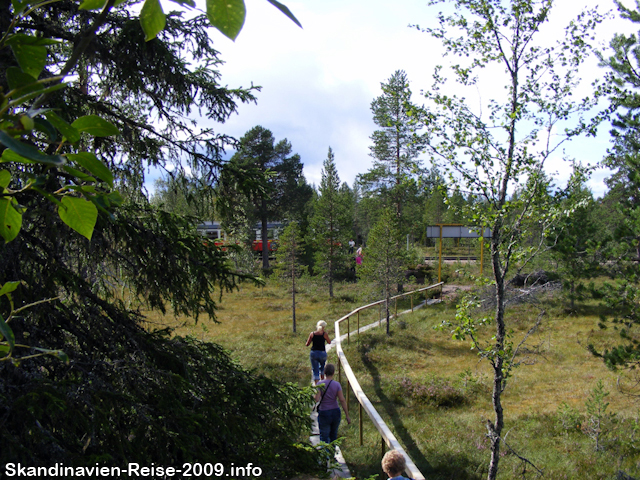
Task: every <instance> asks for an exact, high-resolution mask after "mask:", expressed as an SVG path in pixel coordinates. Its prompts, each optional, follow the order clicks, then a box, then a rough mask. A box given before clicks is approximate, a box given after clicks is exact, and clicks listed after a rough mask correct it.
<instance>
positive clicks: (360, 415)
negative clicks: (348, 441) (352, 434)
mask: <svg viewBox="0 0 640 480" xmlns="http://www.w3.org/2000/svg"><path fill="white" fill-rule="evenodd" d="M358 405H359V406H360V411H359V412H358V413H359V415H358V417H359V418H360V420H359V423H360V446H362V444H363V443H364V442H363V440H362V404H361V403H360V401H358Z"/></svg>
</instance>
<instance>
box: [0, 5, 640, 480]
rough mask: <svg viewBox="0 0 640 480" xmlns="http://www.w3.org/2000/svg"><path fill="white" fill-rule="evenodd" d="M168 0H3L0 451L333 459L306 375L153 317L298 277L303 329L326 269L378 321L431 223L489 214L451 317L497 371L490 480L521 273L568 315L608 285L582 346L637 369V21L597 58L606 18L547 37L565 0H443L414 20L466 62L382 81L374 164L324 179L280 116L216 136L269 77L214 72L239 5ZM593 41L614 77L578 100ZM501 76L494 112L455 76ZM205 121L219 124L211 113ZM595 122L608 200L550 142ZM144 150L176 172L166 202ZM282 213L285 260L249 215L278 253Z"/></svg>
mask: <svg viewBox="0 0 640 480" xmlns="http://www.w3.org/2000/svg"><path fill="white" fill-rule="evenodd" d="M267 1H268V2H269V3H270V4H271V5H273V7H274V8H276V9H278V10H279V11H280V12H281V13H282V14H283V15H285V16H286V17H288V20H287V21H292V22H294V23H296V24H297V23H298V20H297V19H296V17H295V16H294V14H293V13H292V12H291V11H290V10H289V9H288V8H287V7H286V6H285V5H283V4H281V3H279V2H278V1H276V0H267ZM175 3H176V5H175V7H176V9H178V7H180V8H181V10H180V11H176V12H174V11H172V12H170V13H165V12H164V11H163V6H162V5H161V4H160V3H159V2H158V1H157V0H145V1H144V2H143V3H142V4H141V3H137V2H116V1H115V0H107V1H106V2H105V1H104V0H84V1H82V2H75V1H72V0H57V1H45V2H37V1H36V2H32V1H29V0H24V1H20V0H12V1H11V2H9V1H5V2H2V4H0V32H2V33H1V36H0V65H1V71H2V72H3V74H2V75H0V77H1V78H0V89H1V90H0V145H1V146H0V149H1V156H0V162H1V164H2V165H1V166H0V187H1V188H2V193H1V195H0V236H1V237H2V246H1V248H0V339H1V341H0V375H1V376H2V379H3V381H2V383H1V384H0V442H1V448H0V463H2V464H4V465H7V464H9V463H11V464H17V463H20V464H21V465H28V466H30V467H51V466H52V465H54V464H56V463H58V464H64V465H68V466H73V467H93V466H96V465H99V466H105V467H123V466H124V465H127V464H131V463H138V464H140V465H151V464H155V465H183V464H186V463H194V462H199V463H201V464H205V463H210V464H217V463H220V462H224V464H226V465H230V464H236V465H241V464H242V465H244V464H247V463H249V462H251V463H253V464H254V465H259V466H260V469H261V476H262V477H264V478H279V479H280V478H292V477H294V476H295V475H299V474H314V475H320V474H322V473H323V468H320V467H319V465H320V464H321V463H322V461H323V458H324V457H323V455H324V454H323V452H322V451H320V450H316V449H315V448H313V447H311V446H310V444H309V443H308V442H307V440H306V439H305V438H306V437H308V427H309V420H308V409H309V405H310V404H311V399H312V397H313V393H314V392H313V389H312V388H311V387H301V386H300V385H299V384H298V383H297V382H296V381H295V380H294V379H287V378H280V379H278V380H277V381H275V380H274V379H272V378H269V377H267V376H265V375H264V374H263V373H258V372H256V371H255V370H252V369H249V368H246V367H244V366H243V365H241V364H239V363H238V361H237V360H236V359H234V358H233V357H232V356H231V355H230V353H229V352H228V351H227V350H225V349H224V348H223V347H221V346H220V345H218V344H217V343H212V342H210V341H203V340H198V339H197V338H195V337H194V336H191V335H185V336H181V335H178V334H176V333H175V331H173V329H172V328H169V327H166V326H160V327H158V328H149V323H148V322H146V312H149V311H153V312H159V313H160V314H162V315H165V314H166V315H174V316H176V317H178V316H180V317H187V318H189V319H191V320H192V321H193V322H198V321H199V320H200V319H204V318H206V319H209V320H211V321H213V322H215V321H216V319H217V316H218V314H219V312H220V311H221V302H222V301H223V300H222V299H223V298H224V296H225V295H229V294H231V293H232V292H237V291H239V289H241V288H242V286H243V285H254V286H257V287H260V286H264V285H265V284H266V283H267V282H269V281H271V279H274V278H284V279H286V281H287V282H290V285H291V288H290V293H291V295H292V296H293V302H292V310H293V312H292V313H293V331H294V332H296V321H295V318H296V317H295V308H296V300H295V294H296V283H295V282H296V281H297V280H300V279H305V278H310V277H311V278H314V279H315V281H318V282H319V283H320V284H321V285H322V287H323V289H324V288H325V287H326V290H323V289H318V291H317V292H316V295H317V296H318V297H326V299H328V301H330V302H331V301H332V299H333V298H334V296H335V295H334V291H335V290H337V289H338V288H340V289H343V288H345V287H346V288H352V289H354V290H355V289H358V288H359V287H358V285H367V286H368V287H369V288H370V289H371V292H373V293H372V295H374V296H376V297H377V298H378V299H384V298H386V299H387V302H386V318H387V319H389V315H390V302H389V299H390V297H391V296H392V295H394V294H395V293H397V292H399V291H402V290H403V289H404V287H405V285H406V284H408V283H410V282H412V281H413V279H415V274H413V275H414V276H413V277H411V275H408V273H407V272H408V271H411V272H416V271H418V270H420V268H427V267H425V266H424V265H425V263H424V257H425V254H426V252H427V251H428V249H429V248H433V247H434V243H433V240H432V239H428V238H426V227H427V226H430V225H437V224H463V225H468V226H470V227H475V228H479V229H483V230H484V229H486V230H487V231H489V232H490V238H486V239H485V246H486V265H487V268H486V269H485V272H484V275H473V278H468V279H467V280H466V281H468V282H469V283H477V284H478V286H479V288H480V287H481V288H482V289H488V291H489V292H490V293H489V296H491V297H492V299H493V300H492V308H491V310H490V311H489V312H488V313H487V312H486V311H483V310H481V309H480V308H479V307H478V296H477V295H478V294H477V293H476V292H477V291H474V290H472V291H471V294H470V295H467V296H462V297H460V298H459V299H458V300H457V304H456V306H455V308H456V314H455V316H454V317H452V318H451V319H450V320H445V321H443V324H442V327H441V328H442V329H443V330H446V331H448V332H450V333H451V335H452V336H453V339H455V340H458V341H465V342H467V344H468V345H469V346H470V347H471V348H472V349H474V350H476V351H477V352H478V356H479V359H480V360H481V361H483V362H486V363H487V365H488V366H489V369H490V371H491V378H490V380H489V382H488V384H489V393H488V395H489V396H490V398H491V405H492V409H493V418H492V419H490V420H487V427H486V428H487V432H486V436H487V438H488V439H489V442H490V446H489V449H488V451H489V457H490V458H489V459H488V465H487V469H486V474H487V478H489V479H495V478H498V476H499V472H500V470H499V465H500V459H501V458H502V457H503V456H504V454H505V453H506V452H505V448H507V447H506V444H505V436H506V433H505V431H504V425H505V415H508V410H505V408H503V404H502V395H503V392H504V391H505V388H506V386H507V382H508V380H509V379H510V378H511V376H512V374H513V370H514V369H515V368H516V367H517V365H518V353H519V348H520V346H521V345H522V344H518V343H517V342H519V341H520V340H519V339H515V338H514V337H513V330H512V317H511V316H510V310H509V308H508V307H509V305H510V301H511V298H512V297H511V295H512V291H513V290H512V289H513V287H512V283H513V279H514V278H524V280H523V283H524V285H527V284H528V283H527V282H529V284H530V283H531V282H533V280H534V277H535V278H540V277H541V275H540V273H541V272H542V273H544V276H546V277H552V280H555V281H559V282H560V283H561V286H562V290H561V298H562V302H563V305H564V308H565V311H566V314H567V316H568V317H570V316H571V315H577V314H578V312H579V311H580V308H581V305H584V304H585V302H596V303H597V305H599V306H600V307H601V308H600V310H599V311H601V312H602V315H601V316H600V320H599V324H598V325H594V328H601V329H603V330H608V331H609V330H613V331H615V332H616V340H615V342H611V341H609V342H606V343H598V342H594V343H589V345H588V346H587V348H588V350H589V352H590V354H591V355H592V356H593V357H594V358H598V359H599V360H601V361H602V362H603V364H604V365H605V366H606V367H607V368H609V369H611V370H612V371H616V372H626V373H627V374H628V375H631V377H630V378H635V377H634V376H633V373H634V368H635V367H636V366H637V362H638V359H639V358H640V346H639V345H640V339H639V337H638V331H637V329H638V323H639V322H640V313H639V309H638V299H639V298H640V290H639V288H640V284H639V281H640V279H639V278H638V263H639V262H640V197H639V192H640V189H639V187H640V163H639V160H638V158H639V157H638V152H639V150H640V142H639V140H638V136H639V132H640V126H639V123H638V122H639V120H638V108H640V94H639V92H640V90H638V89H639V88H640V74H638V71H639V69H640V46H639V45H638V39H637V37H636V36H635V35H624V34H617V35H615V36H614V37H613V38H612V39H611V41H610V45H609V47H610V52H611V54H607V55H605V54H603V53H602V52H600V51H599V50H598V49H597V48H596V46H595V45H594V44H593V43H594V30H595V29H596V28H597V26H598V24H599V23H600V22H601V21H602V18H603V17H602V16H601V15H600V14H599V13H597V12H596V11H585V12H582V13H581V14H580V15H579V16H578V17H577V19H576V20H575V21H573V22H571V23H570V24H569V25H568V26H567V27H566V30H565V32H564V33H565V35H564V36H563V37H562V39H561V40H560V41H559V42H558V44H555V45H547V44H546V43H545V42H543V41H542V39H539V38H538V36H539V34H540V28H541V26H542V25H543V24H544V23H545V22H547V21H548V16H549V14H550V12H551V10H552V9H553V2H552V1H550V0H545V1H533V0H511V1H506V0H451V2H449V3H451V4H453V5H454V6H455V7H456V10H455V12H454V13H452V14H451V15H441V16H440V17H438V24H437V26H435V27H431V28H424V29H422V31H423V32H424V33H425V34H427V35H430V36H433V37H435V38H437V39H439V40H440V41H441V42H442V44H443V46H444V47H445V49H446V51H447V54H448V55H449V56H450V57H451V58H452V59H454V65H453V66H452V67H451V69H450V71H447V72H445V71H444V70H443V69H436V71H435V72H434V85H433V87H432V89H430V90H429V91H426V92H422V96H421V97H420V99H417V98H416V97H417V96H416V95H412V92H411V89H410V87H409V78H408V77H407V74H406V73H405V71H403V70H397V71H396V72H394V73H393V74H392V75H391V76H390V77H389V78H387V79H384V80H383V81H382V82H381V89H382V93H381V95H380V96H378V97H376V98H374V99H372V102H371V114H372V118H373V121H374V123H375V125H376V126H377V128H376V130H375V131H373V132H372V134H371V137H370V138H371V145H370V151H369V154H370V156H371V157H372V159H373V164H372V167H371V168H370V169H369V170H368V171H366V172H362V173H360V174H359V175H358V177H357V178H356V180H355V182H354V183H353V184H352V185H349V184H348V183H345V182H342V181H341V180H340V176H339V173H338V170H337V166H336V159H335V156H334V152H333V151H332V149H331V147H330V146H327V156H326V160H325V161H324V164H323V169H322V180H321V182H320V184H319V185H309V184H308V183H307V181H306V179H305V177H304V175H303V166H304V164H303V160H304V159H302V158H300V156H299V155H298V154H296V153H295V150H296V147H295V145H292V144H291V143H290V142H289V141H288V140H287V139H286V138H283V139H276V138H275V137H274V135H273V133H272V132H271V131H270V130H269V129H268V125H264V126H262V125H256V126H255V127H253V128H252V129H250V130H249V131H247V132H246V133H245V134H244V135H243V136H242V137H241V138H239V139H235V138H232V137H230V136H228V135H226V134H225V133H224V129H223V124H224V121H225V120H226V119H228V118H229V116H230V115H231V114H233V113H234V112H236V111H237V109H238V105H240V104H242V103H251V102H255V101H256V93H257V90H258V87H254V86H251V87H249V88H232V87H229V86H224V85H225V82H224V79H222V77H221V75H220V73H219V66H220V64H221V62H222V58H221V54H220V53H219V52H218V51H217V50H216V49H215V48H214V41H213V38H214V36H213V34H212V32H214V31H215V32H216V34H217V33H220V34H222V35H225V36H227V37H229V38H235V37H237V36H238V35H241V34H242V33H241V29H242V25H243V21H244V16H245V13H246V11H245V5H244V2H243V1H241V0H238V1H235V2H227V1H226V0H225V1H220V0H208V1H207V2H206V11H205V12H200V13H199V14H197V15H187V14H186V13H185V10H184V9H185V8H186V9H187V11H188V9H189V8H194V7H195V3H194V2H193V1H192V0H175ZM434 3H436V4H437V3H442V2H434ZM616 5H617V8H618V12H617V13H616V14H617V15H619V16H620V18H621V20H622V21H624V22H632V23H638V22H640V3H638V2H636V9H631V8H628V7H626V6H625V5H623V4H622V3H620V2H617V1H616ZM594 55H595V56H596V57H597V58H598V59H599V61H600V64H601V68H602V71H603V76H602V78H601V79H600V80H599V81H597V82H595V83H594V84H593V85H591V86H590V91H589V93H588V95H586V96H585V97H584V98H576V96H574V95H573V92H575V91H577V86H578V85H579V84H580V72H581V68H583V65H584V63H585V61H586V59H587V58H589V57H590V56H594ZM487 71H491V72H492V73H491V74H493V73H494V72H496V71H499V72H501V74H502V75H503V78H502V80H503V81H504V85H505V89H504V92H503V95H502V97H499V98H495V99H492V100H491V101H489V102H488V103H487V105H486V106H484V109H485V111H484V113H483V114H480V113H479V112H477V111H476V110H475V108H476V106H475V105H472V104H470V103H469V102H467V100H466V99H465V97H464V95H463V94H462V93H459V92H464V91H465V89H467V88H473V86H474V85H475V84H476V82H477V81H478V78H480V77H482V75H485V74H486V72H487ZM447 75H449V77H447ZM451 85H455V87H454V88H453V90H451ZM457 89H459V90H457ZM603 105H604V106H603ZM198 115H200V116H201V117H202V118H205V117H206V119H208V120H210V121H212V122H215V124H216V125H218V126H219V128H216V129H213V128H210V127H206V128H205V127H200V126H199V123H198V122H197V121H194V118H196V117H197V116H198ZM207 124H208V125H209V124H210V123H207ZM602 126H604V127H605V129H609V130H610V136H611V147H610V149H609V151H608V154H607V155H606V157H605V158H603V159H602V162H601V165H602V166H605V167H607V168H608V169H610V171H611V172H612V173H611V176H610V177H609V178H608V179H607V186H608V190H607V192H606V194H604V195H603V196H602V197H599V198H594V196H593V194H592V192H590V191H589V189H588V188H587V180H588V179H589V175H590V174H591V172H592V170H593V168H592V167H590V166H585V165H583V164H581V163H580V161H579V159H577V160H574V161H573V162H572V163H573V165H572V166H573V173H572V175H571V178H570V180H569V181H568V182H567V183H566V184H558V183H556V181H555V180H554V178H553V176H552V175H550V174H549V173H548V171H549V170H548V166H549V165H548V164H549V163H550V162H551V161H553V160H554V159H555V158H556V157H555V156H556V154H557V152H559V151H560V150H561V149H562V146H563V145H564V144H565V143H566V142H569V141H572V140H578V139H579V138H580V137H581V136H585V135H586V136H588V135H595V132H596V130H597V129H598V128H599V127H602ZM227 152H233V154H232V155H230V156H228V155H227ZM150 167H153V168H156V169H159V170H161V171H163V172H164V174H163V177H162V179H161V180H159V181H158V182H157V183H156V186H155V191H154V192H153V194H152V195H148V192H147V191H146V189H145V187H144V185H145V175H146V172H147V171H148V169H149V168H150ZM211 220H217V221H219V222H221V224H222V225H223V228H224V230H225V231H226V232H227V233H228V234H229V235H230V238H231V239H232V241H229V242H226V243H225V244H223V245H215V244H212V243H211V242H206V241H203V237H202V236H201V235H200V234H199V233H198V231H197V229H196V227H197V225H199V224H200V223H202V222H204V221H211ZM273 221H278V222H281V223H283V225H284V228H283V230H282V231H281V232H279V236H278V249H277V251H276V253H275V256H270V254H269V250H268V249H266V248H265V249H263V251H262V255H261V258H257V257H256V254H255V252H254V251H252V249H251V242H252V241H253V240H255V239H256V238H255V233H254V226H255V225H256V224H259V225H261V235H260V239H261V240H262V242H263V245H266V244H267V239H268V236H269V232H268V231H267V224H268V222H273ZM350 240H354V241H355V243H356V248H357V247H360V246H362V247H363V250H364V260H363V262H362V265H360V264H358V265H357V266H356V265H355V259H354V254H353V253H352V252H350V251H349V249H348V245H349V241H350ZM453 246H454V247H455V246H459V245H453ZM465 248H468V249H471V248H473V249H474V251H475V250H476V249H477V248H478V244H477V243H473V244H472V245H471V244H469V245H465ZM534 273H536V275H531V274H534ZM478 291H480V290H478ZM482 291H487V290H482ZM486 328H489V329H491V330H490V331H491V334H490V335H488V336H487V335H485V333H486ZM387 334H389V322H388V321H387ZM527 335H528V334H527ZM627 393H628V394H629V395H635V394H637V393H638V392H637V391H635V390H634V389H630V390H629V391H628V392H627ZM632 443H633V442H632ZM630 448H631V447H630ZM633 448H637V447H635V444H633ZM636 453H637V452H636ZM4 473H7V472H4ZM619 475H627V473H625V472H622V471H620V472H619ZM503 478H507V477H503ZM618 478H632V477H628V475H627V477H618Z"/></svg>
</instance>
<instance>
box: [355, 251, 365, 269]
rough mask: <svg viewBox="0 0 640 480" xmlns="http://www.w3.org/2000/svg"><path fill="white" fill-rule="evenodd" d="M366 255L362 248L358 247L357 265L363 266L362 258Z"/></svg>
mask: <svg viewBox="0 0 640 480" xmlns="http://www.w3.org/2000/svg"><path fill="white" fill-rule="evenodd" d="M363 257H364V255H363V254H362V247H358V250H356V265H362V258H363Z"/></svg>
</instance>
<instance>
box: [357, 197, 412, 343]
mask: <svg viewBox="0 0 640 480" xmlns="http://www.w3.org/2000/svg"><path fill="white" fill-rule="evenodd" d="M400 245H401V238H400V230H399V228H398V217H397V216H396V215H395V213H394V212H392V211H391V210H390V209H389V208H385V209H384V211H383V212H382V215H381V216H380V219H379V220H378V222H377V223H376V224H375V225H374V226H373V228H372V229H371V231H370V232H369V239H368V243H367V248H366V251H365V254H364V259H363V262H362V265H360V266H358V267H356V268H357V272H356V273H357V274H358V276H359V278H360V279H361V280H362V281H363V282H366V283H368V284H370V285H374V286H375V291H376V292H379V294H382V298H384V299H385V300H386V302H385V311H386V314H385V318H386V319H387V335H388V334H389V323H390V322H389V308H390V306H389V303H390V300H389V299H390V298H391V293H392V292H393V291H394V290H395V289H397V286H398V285H399V284H401V283H402V282H403V280H404V272H405V264H406V250H403V249H402V248H399V246H400Z"/></svg>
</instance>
